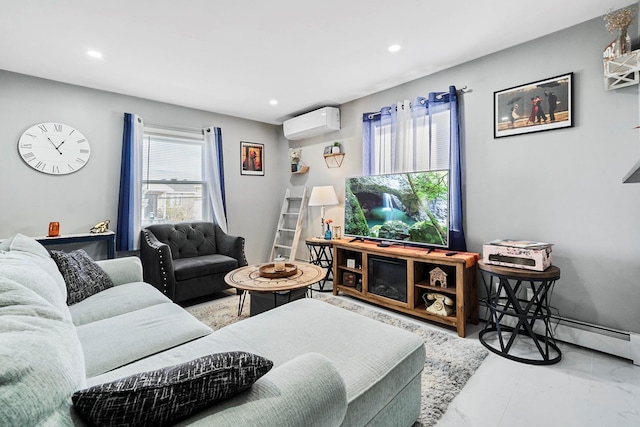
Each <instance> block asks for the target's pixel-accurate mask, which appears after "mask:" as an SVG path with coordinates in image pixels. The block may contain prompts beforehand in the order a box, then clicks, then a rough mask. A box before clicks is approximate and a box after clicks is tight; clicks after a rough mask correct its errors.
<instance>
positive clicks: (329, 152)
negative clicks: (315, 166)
mask: <svg viewBox="0 0 640 427" xmlns="http://www.w3.org/2000/svg"><path fill="white" fill-rule="evenodd" d="M332 148H333V146H332V145H327V146H326V147H324V154H331V149H332Z"/></svg>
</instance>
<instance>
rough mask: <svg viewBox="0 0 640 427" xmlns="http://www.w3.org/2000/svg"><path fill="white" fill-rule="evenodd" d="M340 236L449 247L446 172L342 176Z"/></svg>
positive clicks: (447, 173) (447, 183)
mask: <svg viewBox="0 0 640 427" xmlns="http://www.w3.org/2000/svg"><path fill="white" fill-rule="evenodd" d="M344 216H345V218H344V230H345V231H344V234H345V236H347V237H356V238H363V239H370V240H379V241H382V242H388V243H402V244H407V245H420V246H429V247H440V248H448V247H449V171H448V170H435V171H424V172H406V173H394V174H387V175H370V176H360V177H351V178H345V208H344Z"/></svg>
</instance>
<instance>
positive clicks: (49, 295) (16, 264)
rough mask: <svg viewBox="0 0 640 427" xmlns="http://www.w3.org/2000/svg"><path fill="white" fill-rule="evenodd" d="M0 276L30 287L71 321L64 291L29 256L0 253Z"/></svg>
mask: <svg viewBox="0 0 640 427" xmlns="http://www.w3.org/2000/svg"><path fill="white" fill-rule="evenodd" d="M51 262H52V263H53V261H51ZM0 276H2V277H5V278H7V279H11V280H13V281H15V282H17V283H20V284H21V285H22V286H25V287H26V288H28V289H31V290H32V291H33V292H35V293H36V294H38V295H39V296H40V297H42V298H43V299H44V300H45V301H47V302H49V303H50V304H52V305H53V306H54V307H55V308H56V309H58V310H59V311H60V314H61V315H62V316H63V317H64V318H65V319H66V320H67V321H71V314H70V313H69V309H68V307H67V294H66V291H65V293H64V294H63V293H62V292H61V291H60V288H59V287H58V285H57V284H56V282H55V280H54V279H53V278H52V277H51V276H50V275H49V274H48V273H47V272H46V271H45V270H43V269H42V268H41V267H40V266H38V265H37V264H35V263H34V262H32V261H31V260H30V259H29V258H26V257H24V256H22V255H20V254H19V253H16V252H4V253H0Z"/></svg>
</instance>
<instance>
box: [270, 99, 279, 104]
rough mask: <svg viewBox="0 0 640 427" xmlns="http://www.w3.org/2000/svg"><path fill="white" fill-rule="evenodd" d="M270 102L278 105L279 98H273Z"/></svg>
mask: <svg viewBox="0 0 640 427" xmlns="http://www.w3.org/2000/svg"><path fill="white" fill-rule="evenodd" d="M269 104H271V105H278V100H277V99H272V100H271V101H269Z"/></svg>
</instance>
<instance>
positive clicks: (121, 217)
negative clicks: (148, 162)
mask: <svg viewBox="0 0 640 427" xmlns="http://www.w3.org/2000/svg"><path fill="white" fill-rule="evenodd" d="M143 135H144V124H143V122H142V119H141V118H140V117H138V116H136V115H135V114H130V113H125V114H124V131H123V132H122V163H121V165H120V195H119V199H118V223H117V228H116V250H117V251H134V250H137V249H139V248H140V224H141V220H142V219H141V214H140V194H141V191H142V138H143Z"/></svg>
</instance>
